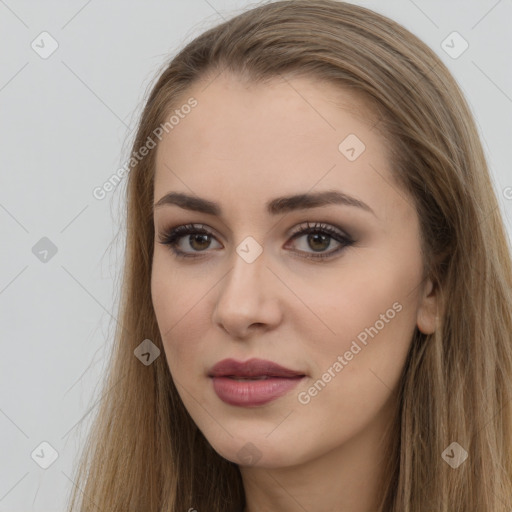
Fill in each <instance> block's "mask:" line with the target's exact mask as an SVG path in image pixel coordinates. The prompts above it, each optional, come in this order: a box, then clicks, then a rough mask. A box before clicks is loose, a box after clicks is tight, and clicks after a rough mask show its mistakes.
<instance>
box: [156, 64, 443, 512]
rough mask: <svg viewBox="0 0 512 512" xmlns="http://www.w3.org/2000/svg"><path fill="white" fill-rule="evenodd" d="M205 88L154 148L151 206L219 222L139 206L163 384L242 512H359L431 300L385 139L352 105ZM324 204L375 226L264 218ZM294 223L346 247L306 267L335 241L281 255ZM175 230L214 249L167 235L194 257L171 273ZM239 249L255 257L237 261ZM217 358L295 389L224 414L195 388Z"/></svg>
mask: <svg viewBox="0 0 512 512" xmlns="http://www.w3.org/2000/svg"><path fill="white" fill-rule="evenodd" d="M208 84H209V85H208V87H205V83H196V84H195V85H194V86H193V87H192V88H191V89H190V90H189V91H188V92H187V95H185V97H187V98H188V97H189V96H194V97H195V98H196V99H197V101H198V105H197V107H196V108H195V109H193V110H192V111H191V113H190V114H188V115H187V116H186V117H185V118H184V119H183V120H181V121H180V124H178V125H177V126H175V127H174V129H173V130H171V131H170V132H169V133H168V134H166V135H165V136H164V138H163V139H162V141H161V143H160V144H159V146H158V148H157V158H156V175H155V189H154V197H155V203H156V202H157V201H158V200H159V199H160V198H161V197H162V196H164V195H165V194H167V193H168V192H171V191H176V192H183V193H187V194H192V195H197V196H200V197H202V198H206V199H209V200H212V201H216V202H218V203H220V205H221V208H222V211H223V216H222V217H220V218H219V217H216V216H212V215H210V214H204V213H199V212H194V211H188V210H185V209H182V208H180V207H178V206H176V205H164V206H161V207H158V208H155V212H154V223H155V246H154V259H153V273H152V281H151V290H152V300H153V305H154V309H155V314H156V317H157V321H158V326H159V329H160V332H161V334H162V339H163V343H164V349H165V356H166V358H167V361H168V364H169V368H170V371H171V374H172V377H173V379H174V381H175V382H176V385H177V387H178V391H179V393H180V396H181V398H182V400H183V402H184V404H185V407H186V408H187V410H188V411H189V413H190V415H191V417H192V418H193V420H194V421H195V423H196V424H197V426H198V427H199V429H200V430H201V431H202V432H203V434H204V435H205V437H206V438H207V439H208V441H209V442H210V444H211V445H212V446H213V448H214V449H215V450H216V451H217V452H218V453H219V454H220V455H222V456H223V457H225V458H226V459H229V460H231V461H233V462H236V463H237V464H239V467H240V470H241V474H242V478H243V482H244V488H245V491H246V499H247V507H246V512H263V511H280V512H288V511H297V510H308V511H312V510H315V511H317V512H334V511H337V512H339V511H340V510H342V511H347V512H370V511H374V510H376V509H377V504H378V502H379V500H380V498H381V496H380V493H379V482H380V481H381V479H382V477H383V474H382V461H383V453H384V451H383V450H384V448H385V444H384V440H383V439H384V438H383V434H384V432H385V429H386V427H387V425H388V424H389V423H388V422H389V421H390V418H391V415H392V411H393V407H394V406H395V404H396V402H395V396H394V393H393V392H394V391H395V390H396V388H397V384H398V380H399V377H400V374H401V372H402V369H403V366H404V363H405V358H406V355H407V352H408V349H409V347H410V343H411V338H412V335H413V332H414V329H415V327H418V328H419V329H420V330H421V331H422V332H424V333H431V332H433V331H434V329H435V321H436V307H437V305H436V302H437V298H436V295H435V292H433V291H432V290H433V287H432V282H431V281H430V279H422V276H423V263H422V260H421V255H420V232H419V223H418V217H417V213H416V210H415V208H414V207H413V201H412V200H411V198H409V197H407V195H406V194H405V192H404V191H402V190H400V189H399V188H398V185H395V182H394V180H393V177H392V174H391V164H390V162H389V160H388V155H387V153H386V142H385V141H384V140H383V138H382V137H381V136H380V135H379V134H378V133H377V132H376V130H373V131H372V129H371V127H372V124H371V123H370V122H369V121H370V118H371V115H370V113H369V112H370V111H369V110H368V109H366V106H365V105H364V104H363V103H362V102H361V99H360V98H357V97H355V96H353V93H348V92H346V91H344V90H340V89H339V88H335V87H334V86H333V85H331V84H327V83H324V82H319V81H314V80H312V79H309V78H297V77H296V78H293V79H289V80H288V81H284V80H281V79H275V80H273V81H272V82H271V83H268V84H265V85H255V84H247V83H245V82H242V81H241V80H240V79H239V78H237V77H235V76H233V75H228V74H226V73H224V74H222V75H220V76H218V77H217V78H216V79H215V80H213V81H210V82H208ZM348 134H356V135H357V137H358V138H359V139H360V140H361V141H363V142H364V144H365V146H366V149H365V151H364V152H363V153H361V154H360V156H359V157H358V158H357V159H356V160H354V161H349V160H348V159H347V158H346V157H345V156H344V155H343V154H342V153H341V152H340V151H339V150H338V145H339V144H340V142H341V141H342V140H344V139H345V137H347V135H348ZM377 171H378V172H377ZM327 189H335V190H339V191H343V192H345V193H347V194H349V195H351V196H354V197H356V198H357V199H359V200H361V201H364V203H366V204H367V205H368V206H370V207H371V209H372V210H373V212H374V214H372V213H370V212H367V211H365V210H363V209H360V208H356V207H353V206H347V205H338V204H332V205H328V206H322V207H316V208H312V209H306V210H301V211H291V212H288V213H285V214H280V215H278V216H272V215H270V214H268V213H267V211H266V209H265V208H264V205H265V203H266V202H267V201H269V200H271V199H273V198H275V197H278V196H284V195H289V194H296V193H305V192H310V191H311V192H316V191H322V190H327ZM306 222H310V223H314V222H323V223H325V224H327V225H329V226H332V227H334V228H335V229H336V228H339V230H342V231H343V232H345V233H347V234H349V235H350V236H351V237H352V238H353V239H354V241H355V242H354V244H353V245H351V246H348V247H346V248H345V249H343V250H342V251H341V252H338V253H337V254H335V255H333V256H332V257H331V258H330V259H329V258H328V259H325V260H318V261H316V260H311V259H308V258H307V257H306V256H307V255H311V254H316V253H317V252H316V251H315V249H317V251H319V252H323V253H329V252H331V251H335V250H336V249H337V248H338V247H340V245H341V244H340V243H338V242H337V241H336V240H335V239H333V238H329V237H328V238H327V241H329V240H330V245H329V244H328V243H327V242H326V241H324V242H322V241H320V242H318V241H317V242H316V245H315V240H310V242H309V243H308V235H307V234H303V235H301V236H300V237H299V238H296V239H295V240H292V239H291V236H290V230H291V229H292V228H294V227H297V226H299V227H300V226H304V227H307V225H306ZM190 223H196V224H200V225H204V226H205V227H206V229H207V230H208V231H210V232H211V233H212V236H211V237H210V238H207V239H206V242H204V241H203V242H201V240H199V243H198V242H197V241H196V242H195V243H194V240H192V241H191V240H190V236H189V235H185V236H183V237H182V238H181V240H180V241H179V246H178V247H179V248H180V249H181V250H183V251H185V252H187V253H189V254H195V255H198V257H197V258H196V259H193V258H189V259H180V258H178V257H176V256H174V255H173V253H172V251H171V248H170V247H169V246H168V245H164V244H162V243H160V242H159V238H158V236H159V233H164V232H165V230H166V229H168V228H172V227H175V226H178V225H183V224H190ZM247 236H251V237H253V238H254V239H255V240H256V241H257V242H258V243H259V244H260V245H261V247H262V248H263V252H262V253H261V255H260V256H259V257H258V258H257V259H256V260H255V261H254V262H252V263H247V261H245V260H244V259H243V258H242V257H240V256H239V255H238V253H237V252H236V248H237V246H238V245H239V244H240V243H241V242H242V241H243V240H244V239H245V238H246V237H247ZM196 240H197V239H196ZM394 303H399V304H400V305H401V306H402V309H401V311H400V312H399V313H396V315H395V316H394V318H393V319H392V320H389V322H387V323H385V326H384V328H382V329H381V330H379V332H378V334H377V335H374V337H373V338H371V337H369V338H368V343H367V345H366V346H363V345H361V344H359V345H361V346H362V347H363V348H362V350H361V351H360V352H358V353H357V355H355V356H354V357H353V358H352V360H350V361H347V365H346V366H344V367H343V369H342V370H341V371H339V372H334V374H335V377H334V378H332V379H331V380H330V382H328V383H327V384H326V385H325V387H324V388H323V389H322V390H321V391H320V392H318V393H317V394H316V396H314V397H311V400H310V401H309V403H307V404H303V403H300V402H299V400H298V394H299V393H300V392H307V390H308V389H309V388H310V387H311V386H312V385H313V383H315V382H316V381H318V379H320V378H322V375H323V374H324V373H325V372H326V371H327V370H328V368H330V367H331V368H332V366H333V364H334V363H335V362H336V361H337V358H338V356H339V355H343V354H345V353H346V352H347V351H348V350H349V348H350V346H351V344H352V342H353V341H354V340H357V336H358V334H360V333H361V332H362V331H364V330H365V328H369V327H370V326H375V325H376V321H377V320H379V319H380V318H381V317H380V315H381V314H384V313H385V312H386V311H387V310H389V309H390V308H392V305H393V304H394ZM228 357H232V358H235V359H239V360H247V359H250V358H252V357H259V358H262V359H269V360H271V361H274V362H277V363H279V364H281V365H283V366H285V367H287V368H291V369H294V370H300V371H301V372H302V373H304V374H306V378H305V379H304V380H303V382H301V383H300V384H299V386H298V387H296V388H295V389H294V390H292V391H291V392H289V393H288V394H286V395H284V396H282V397H280V398H278V399H277V400H274V401H273V402H270V403H268V404H265V405H261V406H257V407H249V408H245V407H236V406H232V405H228V404H226V403H224V402H222V401H221V400H220V399H219V398H218V397H217V395H216V394H215V392H214V390H213V387H212V383H211V381H210V379H209V378H208V377H207V372H208V370H209V369H210V368H211V367H212V366H213V365H214V364H215V363H216V362H218V361H220V360H222V359H224V358H228ZM248 442H251V443H252V444H253V445H254V446H255V447H256V450H257V452H256V451H255V453H256V455H255V458H254V461H255V462H254V463H253V464H251V465H248V464H246V463H242V462H241V459H240V458H239V456H238V452H239V450H240V449H241V448H242V447H244V446H245V445H246V444H247V443H248ZM246 449H249V448H247V447H246ZM250 450H254V449H253V448H250ZM258 457H259V458H258ZM193 505H194V504H193V503H192V504H191V506H193Z"/></svg>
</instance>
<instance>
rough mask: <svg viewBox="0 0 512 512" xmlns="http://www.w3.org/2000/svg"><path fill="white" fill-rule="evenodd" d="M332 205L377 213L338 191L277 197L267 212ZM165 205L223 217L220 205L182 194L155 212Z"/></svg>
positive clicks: (169, 197) (163, 202) (171, 195)
mask: <svg viewBox="0 0 512 512" xmlns="http://www.w3.org/2000/svg"><path fill="white" fill-rule="evenodd" d="M330 204H341V205H345V206H353V207H356V208H360V209H362V210H365V211H367V212H369V213H371V214H373V215H375V212H374V211H373V210H372V209H371V208H370V207H369V206H368V205H367V204H366V203H364V202H363V201H360V200H359V199H356V198H355V197H352V196H349V195H347V194H345V193H343V192H340V191H338V190H326V191H324V192H315V193H304V194H296V195H291V196H283V197H277V198H275V199H272V200H271V201H268V202H267V203H266V210H267V212H268V213H269V214H270V215H279V214H281V213H286V212H290V211H293V210H305V209H308V208H316V207H318V206H327V205H330ZM164 205H177V206H179V207H180V208H183V209H185V210H192V211H196V212H201V213H205V214H208V215H215V216H217V217H220V216H222V208H221V206H220V205H219V204H218V203H215V202H214V201H210V200H208V199H203V198H201V197H197V196H190V195H187V194H183V193H181V192H169V193H168V194H165V195H164V196H163V197H162V198H161V199H159V201H158V202H157V203H155V204H154V205H153V209H154V210H155V209H156V208H160V207H162V206H164ZM375 216H376V215H375Z"/></svg>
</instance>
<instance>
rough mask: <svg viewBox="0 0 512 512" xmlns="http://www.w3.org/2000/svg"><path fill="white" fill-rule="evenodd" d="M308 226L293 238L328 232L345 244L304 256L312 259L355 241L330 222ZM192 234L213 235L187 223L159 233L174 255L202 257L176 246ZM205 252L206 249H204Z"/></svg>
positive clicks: (330, 253) (342, 248)
mask: <svg viewBox="0 0 512 512" xmlns="http://www.w3.org/2000/svg"><path fill="white" fill-rule="evenodd" d="M306 224H307V227H305V228H303V227H302V226H300V227H299V228H298V229H297V230H295V231H294V232H293V233H292V235H291V238H290V239H291V240H295V239H296V238H300V237H301V236H303V235H308V234H311V233H314V234H327V235H328V236H329V237H330V238H332V239H334V240H336V241H337V242H340V243H342V244H343V245H342V246H341V247H339V248H338V249H336V250H334V251H331V252H328V253H319V254H315V255H311V254H310V253H307V254H308V256H304V257H305V258H308V259H312V260H322V259H327V258H331V257H333V256H334V255H336V254H338V253H339V252H341V251H343V250H344V249H346V248H347V247H350V246H351V245H353V244H354V243H355V242H354V240H352V238H350V237H349V236H346V235H344V234H342V233H341V232H339V231H337V230H336V229H334V228H332V227H331V226H329V225H328V224H323V223H316V224H314V225H310V224H309V222H307V223H306ZM191 234H203V235H210V236H213V234H212V233H210V232H209V231H208V230H206V229H204V228H202V227H196V225H194V224H187V225H182V226H177V227H175V228H172V229H169V230H168V231H165V232H164V233H161V234H159V242H160V243H161V244H163V245H168V246H169V248H170V250H171V251H172V252H173V253H174V255H175V256H176V257H178V258H200V257H201V256H202V255H201V254H197V255H194V254H188V253H186V252H183V251H181V250H179V249H177V248H176V246H177V245H178V242H179V240H180V239H181V238H183V237H185V236H186V235H191ZM203 252H204V251H203ZM298 252H301V253H302V252H304V251H298Z"/></svg>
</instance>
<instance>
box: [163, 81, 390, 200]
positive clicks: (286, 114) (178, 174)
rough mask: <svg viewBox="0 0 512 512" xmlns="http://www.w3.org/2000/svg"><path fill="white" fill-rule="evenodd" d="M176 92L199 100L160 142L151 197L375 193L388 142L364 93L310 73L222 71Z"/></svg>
mask: <svg viewBox="0 0 512 512" xmlns="http://www.w3.org/2000/svg"><path fill="white" fill-rule="evenodd" d="M183 97H184V98H185V100H184V102H185V101H186V99H187V98H189V97H194V98H195V99H196V100H197V106H196V107H194V108H193V109H192V110H191V111H190V112H189V113H188V114H187V115H183V116H182V117H181V118H180V121H179V123H178V124H176V125H174V126H173V128H172V130H170V131H169V133H164V136H163V139H162V141H161V142H160V143H159V145H158V148H157V158H156V176H155V200H158V198H159V197H160V196H162V195H163V194H164V193H166V192H168V191H169V190H179V191H183V192H187V193H193V194H197V195H200V196H201V197H210V198H214V197H224V198H226V200H227V201H229V202H239V203H240V204H245V205H248V204H251V203H254V204H260V205H263V204H264V203H265V202H266V200H267V199H268V198H270V197H275V196H278V195H283V194H291V193H294V192H304V191H307V190H310V189H312V188H313V187H315V188H318V189H324V188H331V189H332V188H338V189H342V190H344V191H346V192H348V193H351V194H352V195H356V196H358V195H359V196H360V197H361V198H362V197H364V198H365V199H364V200H365V201H366V202H372V201H377V202H379V201H380V200H382V197H381V198H379V197H378V194H377V191H376V190H375V187H376V186H382V177H383V176H384V177H385V178H386V174H389V162H388V158H387V152H386V143H385V141H384V140H383V139H382V138H381V137H380V135H379V134H378V133H377V132H376V131H375V130H372V122H373V123H374V122H376V121H375V120H376V119H378V118H377V116H376V115H375V114H374V113H373V111H372V110H371V109H370V108H368V106H367V105H366V104H365V103H363V102H362V99H361V96H358V95H356V94H354V93H352V92H348V91H345V90H343V89H340V88H339V87H336V86H334V85H333V84H330V83H327V82H321V81H318V80H313V79H309V78H297V77H296V78H288V79H276V80H273V81H271V82H268V83H265V84H257V83H248V82H245V81H241V80H240V79H238V78H237V77H235V76H233V75H230V74H221V75H218V76H216V77H214V78H213V79H211V80H210V81H209V82H199V83H196V84H194V86H192V87H191V88H190V89H189V90H188V91H187V93H185V94H184V95H183ZM176 108H178V109H179V105H178V106H177V107H176ZM187 110H188V109H187ZM346 141H348V142H346ZM340 144H341V146H340ZM350 146H354V148H355V151H356V158H355V159H353V154H354V152H352V156H351V155H350V153H349V156H351V158H350V159H349V158H347V154H346V150H347V149H348V150H350V149H351V148H350ZM358 154H359V156H358ZM388 178H389V179H391V178H390V177H389V176H388Z"/></svg>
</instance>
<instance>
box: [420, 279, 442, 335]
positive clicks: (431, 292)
mask: <svg viewBox="0 0 512 512" xmlns="http://www.w3.org/2000/svg"><path fill="white" fill-rule="evenodd" d="M438 301H439V293H438V287H436V286H434V284H433V283H432V280H431V279H430V278H429V279H427V281H426V283H425V285H424V286H423V292H422V296H421V297H420V302H419V306H418V312H417V317H416V318H417V319H416V323H417V325H418V329H419V330H420V331H421V332H422V333H424V334H432V333H433V332H434V331H435V330H436V327H437V311H438V309H437V308H438Z"/></svg>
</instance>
